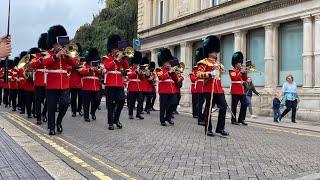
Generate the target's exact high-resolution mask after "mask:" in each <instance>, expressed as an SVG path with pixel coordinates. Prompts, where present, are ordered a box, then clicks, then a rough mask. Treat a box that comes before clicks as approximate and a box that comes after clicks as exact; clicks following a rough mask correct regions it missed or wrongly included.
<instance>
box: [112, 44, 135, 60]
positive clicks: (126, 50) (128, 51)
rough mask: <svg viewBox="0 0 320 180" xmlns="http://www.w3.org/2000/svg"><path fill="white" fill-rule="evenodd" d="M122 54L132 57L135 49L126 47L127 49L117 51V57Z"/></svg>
mask: <svg viewBox="0 0 320 180" xmlns="http://www.w3.org/2000/svg"><path fill="white" fill-rule="evenodd" d="M120 55H122V56H126V57H128V58H132V57H133V56H134V49H133V48H132V47H130V46H129V47H126V49H125V50H124V51H118V52H117V53H116V56H115V57H116V58H117V57H119V56H120Z"/></svg>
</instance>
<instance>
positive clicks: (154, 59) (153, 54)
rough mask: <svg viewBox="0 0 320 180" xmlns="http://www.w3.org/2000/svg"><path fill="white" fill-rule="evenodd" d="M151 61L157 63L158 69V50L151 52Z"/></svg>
mask: <svg viewBox="0 0 320 180" xmlns="http://www.w3.org/2000/svg"><path fill="white" fill-rule="evenodd" d="M151 61H154V62H155V63H156V67H158V58H157V50H156V49H152V50H151Z"/></svg>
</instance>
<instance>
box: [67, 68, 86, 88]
mask: <svg viewBox="0 0 320 180" xmlns="http://www.w3.org/2000/svg"><path fill="white" fill-rule="evenodd" d="M69 78H70V82H69V86H70V88H74V89H81V88H82V86H83V84H82V75H81V74H80V72H79V71H78V70H74V69H73V70H71V73H70V77H69Z"/></svg>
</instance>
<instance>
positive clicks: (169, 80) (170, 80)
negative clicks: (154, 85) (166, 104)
mask: <svg viewBox="0 0 320 180" xmlns="http://www.w3.org/2000/svg"><path fill="white" fill-rule="evenodd" d="M161 82H172V83H174V81H173V80H172V79H166V80H159V83H161Z"/></svg>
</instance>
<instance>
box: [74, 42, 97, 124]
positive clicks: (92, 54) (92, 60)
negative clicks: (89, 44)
mask: <svg viewBox="0 0 320 180" xmlns="http://www.w3.org/2000/svg"><path fill="white" fill-rule="evenodd" d="M85 58H86V62H85V64H84V65H83V68H81V69H79V72H80V74H81V75H83V79H82V83H83V86H82V97H83V110H84V120H85V121H87V122H90V118H89V112H90V114H91V119H92V120H96V110H97V108H98V106H99V103H100V96H101V94H100V90H101V86H100V79H101V70H100V69H99V64H100V55H99V52H98V50H97V49H96V48H90V49H89V50H88V53H87V55H86V57H85ZM90 105H91V110H90Z"/></svg>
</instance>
